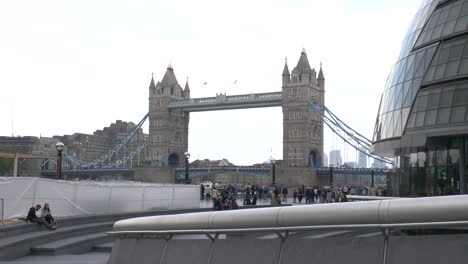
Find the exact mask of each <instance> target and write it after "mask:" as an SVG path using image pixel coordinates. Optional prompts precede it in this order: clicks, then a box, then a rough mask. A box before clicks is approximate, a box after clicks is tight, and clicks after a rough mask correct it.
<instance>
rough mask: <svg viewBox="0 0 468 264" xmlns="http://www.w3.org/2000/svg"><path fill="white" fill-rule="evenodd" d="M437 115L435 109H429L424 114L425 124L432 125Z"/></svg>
mask: <svg viewBox="0 0 468 264" xmlns="http://www.w3.org/2000/svg"><path fill="white" fill-rule="evenodd" d="M436 117H437V110H429V111H427V114H426V120H425V122H424V125H425V126H432V125H434V124H435V121H436Z"/></svg>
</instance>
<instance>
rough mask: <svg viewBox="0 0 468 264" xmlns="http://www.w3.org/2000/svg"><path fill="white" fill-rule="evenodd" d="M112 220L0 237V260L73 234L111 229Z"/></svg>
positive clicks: (12, 257)
mask: <svg viewBox="0 0 468 264" xmlns="http://www.w3.org/2000/svg"><path fill="white" fill-rule="evenodd" d="M113 224H114V221H111V222H103V223H94V224H85V225H76V226H69V227H59V228H57V229H56V230H55V231H49V230H46V231H34V232H26V233H23V234H21V235H16V236H12V237H7V238H3V239H0V260H10V259H14V258H18V257H21V256H25V255H28V254H29V253H30V252H31V248H32V247H35V246H38V245H41V244H46V243H49V242H51V241H57V240H61V239H66V238H70V237H74V236H81V235H87V234H94V233H100V232H107V231H110V230H112V225H113Z"/></svg>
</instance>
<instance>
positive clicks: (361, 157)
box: [358, 148, 367, 168]
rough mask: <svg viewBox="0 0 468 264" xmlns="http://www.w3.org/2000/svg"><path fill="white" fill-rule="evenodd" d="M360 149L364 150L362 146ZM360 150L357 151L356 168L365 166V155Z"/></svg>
mask: <svg viewBox="0 0 468 264" xmlns="http://www.w3.org/2000/svg"><path fill="white" fill-rule="evenodd" d="M361 151H363V152H366V150H365V149H363V148H361ZM361 151H359V160H358V168H367V156H366V154H364V153H363V152H361Z"/></svg>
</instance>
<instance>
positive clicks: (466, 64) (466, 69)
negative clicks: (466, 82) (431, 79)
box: [458, 48, 468, 75]
mask: <svg viewBox="0 0 468 264" xmlns="http://www.w3.org/2000/svg"><path fill="white" fill-rule="evenodd" d="M467 50H468V48H467ZM458 74H460V75H463V74H468V59H464V60H462V61H461V62H460V67H459V69H458Z"/></svg>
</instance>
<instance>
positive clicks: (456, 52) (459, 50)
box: [449, 40, 464, 60]
mask: <svg viewBox="0 0 468 264" xmlns="http://www.w3.org/2000/svg"><path fill="white" fill-rule="evenodd" d="M463 46H464V40H463V42H461V43H460V44H458V45H455V46H453V47H452V48H451V49H450V55H449V60H459V59H460V57H461V56H462V54H463Z"/></svg>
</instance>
